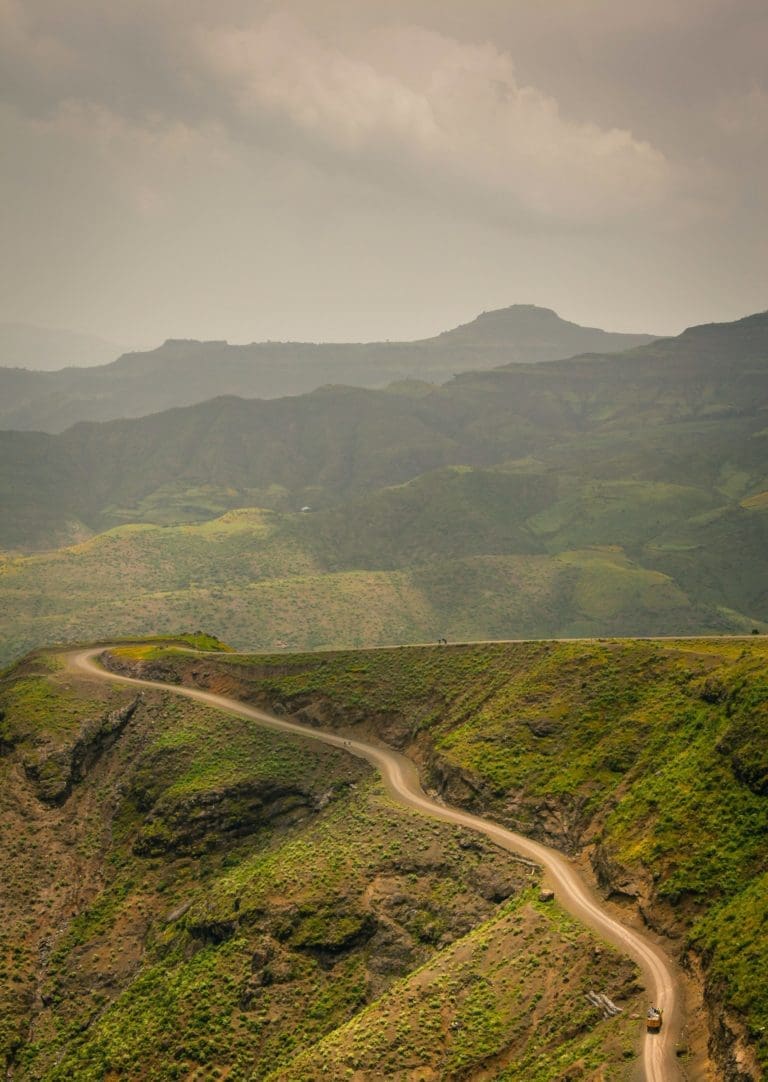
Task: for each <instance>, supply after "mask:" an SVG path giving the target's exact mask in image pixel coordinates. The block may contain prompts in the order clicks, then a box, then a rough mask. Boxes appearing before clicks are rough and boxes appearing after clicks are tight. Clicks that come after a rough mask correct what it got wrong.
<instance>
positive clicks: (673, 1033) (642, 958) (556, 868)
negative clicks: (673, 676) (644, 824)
mask: <svg viewBox="0 0 768 1082" xmlns="http://www.w3.org/2000/svg"><path fill="white" fill-rule="evenodd" d="M106 648H107V647H105V646H100V647H97V648H95V649H93V648H91V649H88V650H83V651H80V652H77V653H72V654H69V655H67V657H68V660H69V664H70V665H71V667H72V668H74V669H76V670H78V671H79V672H81V673H87V674H88V675H89V676H91V677H96V678H98V679H99V680H110V681H114V682H116V683H121V684H137V685H139V686H141V687H149V688H154V689H160V690H162V691H165V692H172V693H173V694H176V695H183V696H185V697H186V698H188V699H195V700H196V701H198V702H202V703H205V704H207V705H208V706H214V707H216V708H218V709H220V710H224V711H226V712H227V713H230V714H237V715H239V716H241V717H246V718H251V719H252V720H253V721H256V722H258V724H259V725H263V726H265V727H267V728H270V729H276V730H278V731H280V732H287V733H294V734H296V735H298V736H304V737H309V738H310V739H312V740H319V741H321V742H322V743H324V744H330V745H332V746H333V747H337V748H342V749H343V750H344V751H347V752H349V753H350V754H351V755H356V756H357V757H358V758H360V759H365V760H367V761H368V762H369V763H371V764H372V765H373V766H374V767H376V768H377V770H379V772H380V773H381V776H382V779H383V781H384V783H385V785H386V788H387V790H388V791H389V793H390V794H391V795H392V796H393V797H394V798H395V799H396V800H398V801H399V802H400V803H402V804H406V805H407V806H408V807H411V808H417V809H418V810H419V811H421V812H423V813H424V814H426V815H429V816H432V818H434V819H442V820H444V821H445V822H448V823H456V824H458V825H459V826H463V827H468V828H469V829H470V830H477V831H479V832H480V833H481V834H485V835H486V837H488V838H490V840H491V841H492V842H494V844H496V845H498V846H500V847H501V848H502V849H506V850H508V851H510V852H513V853H519V854H521V855H522V856H525V857H528V858H530V859H531V860H534V861H535V862H536V863H537V864H539V865H541V867H542V868H543V869H544V872H545V882H546V884H547V885H548V886H549V887H551V888H552V889H553V890H555V892H556V895H557V899H558V902H559V904H560V905H561V906H562V907H563V909H565V910H567V912H568V913H570V914H571V915H572V916H574V917H576V918H577V919H578V920H580V921H582V922H583V923H584V924H586V925H587V927H589V928H591V929H592V930H593V931H595V932H597V933H598V935H600V936H602V938H604V939H606V940H607V941H608V942H610V943H612V944H613V945H614V946H616V947H617V948H618V949H619V950H621V951H622V952H623V953H624V954H627V955H628V956H629V957H630V958H632V959H633V960H634V961H635V962H637V964H638V965H639V967H640V969H641V970H642V973H643V976H644V979H645V986H646V989H647V994H648V1001H649V1003H653V1004H654V1005H656V1006H657V1007H660V1008H662V1010H663V1011H664V1026H663V1029H662V1031H661V1033H658V1034H646V1035H645V1036H644V1038H643V1055H642V1065H643V1077H644V1079H645V1082H674V1080H678V1079H680V1078H681V1077H682V1075H681V1073H680V1069H679V1065H678V1062H677V1059H676V1056H675V1046H676V1044H677V1038H678V1035H679V1032H680V1028H681V1024H682V1006H681V1002H682V996H681V992H680V983H679V981H678V978H677V976H676V970H675V966H674V964H673V963H672V962H671V961H670V959H669V958H668V957H667V955H666V954H665V953H664V951H663V950H662V949H661V948H660V947H658V946H657V945H656V944H655V943H654V942H652V941H651V940H650V939H649V938H647V937H646V936H644V935H643V934H642V933H640V932H638V931H635V930H634V929H632V928H629V927H627V926H626V925H624V924H622V923H621V921H619V920H617V919H615V918H614V917H613V916H611V914H610V913H609V912H608V911H607V910H606V909H605V907H604V906H603V905H602V903H601V902H600V900H599V899H598V897H597V895H596V894H595V893H594V891H593V890H592V889H591V887H590V886H589V885H588V884H587V883H586V882H585V881H584V879H583V878H582V875H581V873H580V871H579V869H578V868H577V867H576V865H575V864H574V863H573V862H572V861H570V860H569V859H568V858H567V857H564V856H563V855H562V853H558V852H557V850H555V849H550V848H549V847H548V846H545V845H541V844H539V843H538V842H534V841H531V840H530V839H529V838H526V837H524V836H523V835H521V834H515V833H514V832H513V831H511V830H506V829H505V828H504V827H501V826H499V825H498V824H496V823H493V822H491V821H489V820H487V819H481V818H480V817H479V816H477V815H471V814H470V813H469V812H464V811H461V810H459V809H458V808H451V807H448V806H446V805H444V804H440V803H438V802H437V801H435V800H431V799H430V798H429V797H428V796H427V795H426V794H425V793H424V791H423V789H422V788H421V784H420V782H419V775H418V771H417V770H416V767H415V765H414V764H413V763H412V762H411V760H410V759H407V758H406V757H405V756H404V755H400V754H399V753H398V752H396V751H393V750H392V749H391V748H387V747H379V746H376V745H374V744H369V743H366V742H365V741H362V740H356V739H347V738H346V737H343V736H339V735H337V734H336V733H329V732H324V731H322V730H318V729H313V728H310V727H309V726H307V725H299V724H297V723H296V722H293V721H286V720H284V719H283V718H276V717H272V716H271V715H270V714H265V713H264V712H263V711H261V710H256V709H255V708H254V707H252V706H247V705H246V704H245V703H241V702H238V701H237V700H236V699H229V698H226V697H225V696H223V695H215V694H213V693H211V692H207V691H200V690H197V689H196V688H186V687H179V686H177V685H174V684H163V683H159V682H156V681H153V680H140V679H137V678H135V677H129V676H118V675H117V674H115V673H111V672H108V671H107V670H106V669H103V668H102V667H101V666H99V665H98V664H97V663H96V661H95V660H94V658H95V656H96V655H97V654H99V653H101V652H102V651H103V650H104V649H106Z"/></svg>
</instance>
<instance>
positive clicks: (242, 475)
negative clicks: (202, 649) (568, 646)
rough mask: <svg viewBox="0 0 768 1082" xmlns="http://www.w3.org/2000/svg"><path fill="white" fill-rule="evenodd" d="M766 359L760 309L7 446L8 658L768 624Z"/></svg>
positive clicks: (2, 480) (0, 574)
mask: <svg viewBox="0 0 768 1082" xmlns="http://www.w3.org/2000/svg"><path fill="white" fill-rule="evenodd" d="M491 315H492V314H489V319H488V320H487V321H486V322H483V321H481V322H483V326H485V327H486V330H487V331H488V335H489V336H490V337H489V338H488V339H487V342H495V341H496V338H495V337H494V335H495V333H496V332H495V331H493V330H492V327H493V326H494V325H495V323H494V319H493V318H490V316H491ZM484 319H485V317H484ZM459 338H460V339H461V338H462V335H459ZM484 341H486V339H484ZM487 342H486V344H487ZM449 345H450V343H446V342H444V341H443V342H442V345H441V347H440V348H441V349H442V348H443V347H445V348H449ZM176 348H177V347H174V349H176ZM483 348H485V347H483ZM495 348H496V347H495V346H494V349H495ZM171 352H173V350H172V351H171ZM182 352H183V350H182ZM767 357H768V315H766V314H762V315H758V316H752V317H749V318H748V319H745V320H739V321H737V322H736V323H733V324H726V325H723V326H720V327H717V326H715V327H702V328H694V329H693V330H691V331H689V332H686V333H685V334H683V335H681V336H680V337H679V338H675V339H665V340H663V341H659V342H654V343H652V344H650V345H645V346H642V347H640V348H639V349H635V350H632V351H630V352H628V353H621V354H615V355H610V356H608V355H591V356H589V355H588V356H584V357H576V358H572V359H571V360H568V361H554V362H552V363H548V364H537V365H520V364H513V365H506V366H504V367H500V368H497V369H494V370H491V371H470V372H466V373H464V374H463V375H460V376H458V377H457V378H455V379H454V380H452V381H451V382H449V383H447V384H445V385H444V386H433V387H431V389H430V388H429V386H426V385H424V384H422V385H420V390H419V393H418V394H415V393H412V391H413V388H412V387H410V386H409V387H406V388H403V387H402V385H401V386H400V389H399V391H398V389H397V388H395V389H390V390H368V389H363V388H355V387H343V386H329V387H322V388H320V389H319V390H316V391H313V392H312V393H311V394H305V395H296V396H293V397H288V398H282V399H278V400H273V401H260V400H245V399H240V398H234V397H220V398H216V399H213V400H211V401H208V402H202V403H200V404H198V405H195V406H191V407H189V408H186V409H177V410H173V411H170V412H165V413H153V414H151V415H150V416H147V417H143V418H140V419H137V420H130V421H114V422H109V423H105V424H102V425H89V424H82V425H76V426H74V427H73V428H71V429H68V430H67V431H66V432H63V433H62V434H60V435H58V436H51V435H46V434H45V433H39V432H37V433H34V432H0V504H2V506H3V512H4V513H3V516H2V522H1V523H0V547H2V552H0V613H2V616H1V617H0V634H2V642H3V648H2V649H3V653H2V659H5V660H8V659H11V658H13V657H15V656H18V655H20V654H22V653H23V652H24V651H25V650H27V649H29V648H33V647H35V646H37V645H40V644H42V643H50V642H53V641H57V640H67V641H73V640H81V639H85V638H92V637H113V636H119V635H125V634H135V635H144V634H153V633H156V634H166V633H171V632H172V631H173V630H175V629H176V628H178V627H190V626H206V627H209V628H212V629H213V630H215V631H216V633H217V634H219V635H221V636H222V637H223V638H225V639H226V640H228V641H230V642H232V643H233V644H234V645H235V646H237V647H240V648H243V649H268V648H270V647H271V646H273V645H276V644H277V643H278V642H285V643H287V644H288V646H290V647H291V648H293V649H316V648H318V647H329V646H332V647H340V646H346V647H358V646H376V645H383V644H386V643H390V642H418V641H429V640H432V639H435V638H437V637H439V636H442V635H445V636H446V637H448V638H450V639H453V640H456V639H477V638H479V639H484V638H525V637H563V636H565V637H568V636H589V635H601V634H602V635H614V634H616V635H624V636H627V635H645V634H692V633H715V634H717V633H719V632H740V631H744V630H749V629H751V628H752V627H755V628H757V629H758V630H766V629H768V607H766V606H767V605H768V602H767V600H766V599H768V557H766V553H768V525H767V524H768V512H767V511H766V506H767V505H766V500H765V493H766V491H767V490H768V463H767V462H766V438H765V432H766V428H765V423H764V422H765V418H764V416H763V414H764V382H765V377H764V372H765V362H766V358H767ZM145 382H146V381H145ZM425 386H426V389H425ZM155 408H157V407H156V405H155ZM126 464H129V465H128V466H127V465H126ZM302 508H303V509H304V511H303V513H302V510H301V509H302ZM55 546H58V547H55ZM46 549H47V550H48V551H39V550H46ZM34 550H38V551H37V552H36V553H35V552H34Z"/></svg>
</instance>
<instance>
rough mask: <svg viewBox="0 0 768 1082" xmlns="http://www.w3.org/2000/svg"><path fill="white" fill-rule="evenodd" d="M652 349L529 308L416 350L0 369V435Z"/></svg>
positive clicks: (276, 350) (380, 347) (346, 348)
mask: <svg viewBox="0 0 768 1082" xmlns="http://www.w3.org/2000/svg"><path fill="white" fill-rule="evenodd" d="M651 341H653V337H652V336H651V335H647V334H610V333H608V332H606V331H601V330H598V329H596V328H592V327H580V326H578V324H576V323H569V322H567V321H566V320H563V319H560V317H559V316H558V315H556V314H555V312H553V311H551V310H550V309H548V308H537V307H535V306H533V305H513V306H512V307H510V308H504V309H501V310H499V311H495V312H484V313H483V314H482V315H481V316H479V317H478V318H477V319H476V320H473V322H471V323H467V324H465V325H463V326H461V327H457V328H455V329H454V330H452V331H446V332H445V333H443V334H440V335H438V336H437V337H436V338H428V339H424V340H423V341H419V342H374V343H368V344H323V345H314V344H311V343H302V342H264V343H254V344H252V345H248V346H231V345H228V344H227V343H226V342H196V341H193V340H187V339H183V340H176V339H171V340H169V341H167V342H165V344H164V345H162V346H160V347H159V348H158V349H155V350H151V351H149V352H146V353H128V354H125V355H124V356H122V357H120V358H118V359H117V360H116V361H113V362H112V363H111V364H103V365H100V366H99V367H95V368H88V369H85V370H83V369H79V368H69V369H65V370H64V371H60V372H30V371H27V370H26V365H22V367H21V368H12V369H9V368H0V428H14V429H27V430H29V429H33V430H40V431H44V432H61V431H63V430H64V429H65V428H67V427H69V426H70V425H71V424H74V423H75V422H76V421H82V420H96V421H105V420H112V419H115V418H119V417H138V416H142V415H144V414H147V413H153V412H157V411H159V410H163V409H169V408H171V407H174V406H188V405H192V404H194V403H197V402H203V401H205V400H206V399H209V398H211V397H213V396H214V395H222V394H232V395H239V396H241V397H245V398H279V397H282V396H285V395H297V394H304V393H307V392H309V391H312V390H314V389H315V388H317V387H320V386H323V385H325V384H339V383H341V384H347V385H351V386H355V387H383V386H385V385H387V384H389V383H393V382H397V381H407V380H414V379H416V380H422V381H426V382H429V383H443V382H445V381H446V380H449V379H451V378H452V377H453V376H454V375H456V374H457V373H459V372H463V371H467V370H474V369H486V368H493V367H496V366H498V365H502V364H509V363H516V364H517V363H524V364H527V363H536V362H539V361H550V360H557V359H561V358H566V357H571V356H573V355H575V354H579V353H594V352H611V351H618V350H626V349H631V348H633V347H635V346H638V345H641V344H644V343H648V342H651ZM1 356H2V354H0V357H1ZM16 363H18V364H21V362H16ZM85 363H88V362H85ZM45 367H54V366H53V365H46V366H45Z"/></svg>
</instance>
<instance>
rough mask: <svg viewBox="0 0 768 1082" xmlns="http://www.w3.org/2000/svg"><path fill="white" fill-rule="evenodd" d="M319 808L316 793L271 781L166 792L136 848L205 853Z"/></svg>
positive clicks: (154, 853) (154, 852)
mask: <svg viewBox="0 0 768 1082" xmlns="http://www.w3.org/2000/svg"><path fill="white" fill-rule="evenodd" d="M315 810H316V801H315V799H314V798H313V797H312V796H311V795H310V794H308V793H305V792H304V791H302V790H301V789H299V788H290V787H285V786H281V785H277V784H275V783H274V782H268V781H267V782H255V783H251V782H244V783H242V784H240V785H236V786H231V787H228V788H226V789H220V790H214V791H206V792H202V793H194V794H192V795H191V796H189V797H187V798H181V799H175V800H171V799H164V798H162V797H161V798H160V799H159V800H158V801H157V803H156V804H155V805H154V806H153V807H152V808H151V810H150V811H149V814H148V815H147V817H146V820H145V823H144V826H143V828H142V830H141V833H140V834H139V836H138V838H137V839H136V841H135V842H134V846H133V850H134V852H135V853H136V854H137V855H138V856H159V855H160V854H162V853H174V854H176V855H190V854H195V853H200V852H203V851H205V850H206V849H214V848H217V847H219V846H222V845H225V844H226V843H227V841H228V839H231V838H236V837H244V836H245V835H248V834H254V833H256V832H257V831H258V830H260V829H261V828H263V827H266V826H271V827H273V828H274V827H275V826H287V825H289V824H291V823H296V822H298V821H299V820H300V819H303V818H305V817H306V816H307V815H310V814H312V813H313V812H314V811H315Z"/></svg>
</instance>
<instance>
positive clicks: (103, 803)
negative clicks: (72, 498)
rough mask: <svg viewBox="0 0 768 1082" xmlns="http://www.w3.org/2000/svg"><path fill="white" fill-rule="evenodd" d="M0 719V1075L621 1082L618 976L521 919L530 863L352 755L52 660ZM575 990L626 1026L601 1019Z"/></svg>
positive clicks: (634, 1020) (532, 891)
mask: <svg viewBox="0 0 768 1082" xmlns="http://www.w3.org/2000/svg"><path fill="white" fill-rule="evenodd" d="M200 645H203V646H205V647H207V648H209V649H210V647H211V646H212V645H215V644H213V643H212V642H211V641H210V640H207V641H205V640H200ZM207 656H210V655H207ZM0 710H2V715H1V716H0V734H1V736H2V739H1V740H0V774H1V775H2V785H1V786H0V794H1V795H0V803H2V816H0V834H2V841H3V844H2V845H1V846H0V871H1V873H2V878H3V884H4V902H3V904H4V909H3V928H2V936H1V938H0V942H1V943H2V948H3V963H4V964H3V966H2V968H0V1002H1V1003H2V1008H3V1009H2V1018H1V1020H0V1063H2V1064H3V1066H4V1067H5V1070H6V1072H7V1073H8V1075H9V1077H10V1076H11V1075H12V1077H13V1078H14V1079H17V1080H23V1082H26V1080H30V1082H31V1080H32V1079H37V1080H46V1082H59V1080H62V1082H63V1080H64V1079H71V1078H77V1079H78V1080H81V1079H82V1080H83V1082H97V1080H102V1079H105V1078H132V1079H146V1080H152V1082H155V1080H159V1082H166V1080H172V1079H178V1078H184V1079H190V1080H191V1079H195V1080H202V1079H214V1078H221V1077H226V1078H229V1079H232V1080H234V1082H237V1080H244V1079H262V1078H266V1077H271V1076H273V1075H274V1074H276V1073H277V1074H279V1076H280V1077H281V1078H284V1079H286V1080H288V1079H290V1080H291V1082H299V1080H300V1079H304V1080H306V1079H307V1078H315V1077H320V1075H321V1074H322V1075H323V1077H329V1072H330V1076H331V1077H335V1076H338V1077H344V1076H346V1074H347V1073H348V1072H349V1071H350V1070H354V1071H357V1072H358V1074H357V1077H358V1078H360V1079H361V1080H365V1082H375V1080H378V1079H380V1078H382V1077H390V1078H399V1077H409V1076H410V1077H412V1076H413V1072H418V1073H419V1074H420V1075H421V1077H430V1076H432V1077H434V1076H436V1075H439V1076H440V1077H444V1078H456V1079H458V1078H460V1077H464V1076H465V1075H466V1074H467V1073H472V1074H473V1076H475V1077H484V1076H485V1075H486V1074H489V1075H491V1076H493V1075H495V1076H497V1077H498V1076H499V1072H503V1077H506V1078H510V1079H516V1078H517V1079H522V1078H527V1079H544V1078H551V1077H552V1076H553V1074H552V1072H553V1071H556V1070H558V1069H559V1068H558V1066H557V1065H558V1064H561V1063H562V1062H567V1063H572V1064H577V1065H581V1067H582V1068H583V1069H584V1070H587V1069H588V1070H605V1071H607V1072H609V1074H610V1076H611V1077H613V1078H615V1079H617V1080H625V1082H628V1080H629V1078H630V1075H631V1072H632V1070H633V1062H632V1061H633V1058H634V1055H635V1051H636V1046H637V1040H638V1036H639V1030H640V1022H639V1021H638V1010H639V1009H641V1004H642V1000H641V999H640V998H639V997H638V987H637V974H636V972H635V970H634V967H633V966H632V965H631V964H629V963H627V962H626V961H625V960H623V959H621V958H619V957H617V956H616V955H615V953H614V952H613V951H612V950H607V949H604V948H602V947H601V946H600V945H599V944H598V943H597V942H596V941H595V940H594V939H593V938H592V937H591V936H590V935H588V934H587V933H586V932H585V931H584V930H583V929H581V928H579V927H577V926H575V925H574V924H573V922H571V921H570V920H568V919H567V918H565V917H564V915H563V914H562V913H561V912H559V910H558V908H557V907H556V906H554V907H553V906H551V905H550V906H546V905H542V904H540V903H539V902H538V900H537V896H538V891H537V890H536V887H535V884H536V881H537V880H536V876H535V874H532V869H531V868H530V867H529V866H528V865H527V864H525V863H523V862H520V861H518V860H516V859H515V858H510V857H509V855H508V854H505V853H502V852H501V851H498V850H495V849H494V848H493V847H491V846H490V845H488V844H486V843H485V841H484V840H482V839H481V838H479V837H477V836H475V835H474V834H472V833H470V832H467V831H463V830H459V829H457V828H452V827H449V826H446V825H442V824H438V823H435V822H433V821H429V820H426V819H424V818H423V817H422V816H420V815H418V814H416V813H415V812H412V811H410V810H407V809H404V808H402V807H399V806H396V805H394V804H392V803H391V802H390V800H389V799H388V798H387V797H386V796H385V794H384V792H383V790H382V788H381V786H380V784H379V783H378V782H377V781H376V779H375V778H373V777H372V775H371V773H370V771H369V769H368V767H367V766H365V765H363V764H361V763H360V762H358V761H357V760H356V759H354V758H352V757H350V756H349V755H347V754H345V753H344V752H342V751H338V750H333V749H328V748H326V747H324V746H323V745H321V744H319V743H315V742H308V741H306V740H303V741H300V740H298V739H294V738H291V737H286V736H284V735H277V734H274V733H270V732H267V731H264V730H262V729H259V728H258V726H255V725H253V724H252V723H249V722H246V721H244V720H243V719H242V718H236V717H233V716H231V715H228V714H222V713H221V712H218V711H213V710H210V709H208V708H206V707H203V706H200V705H194V704H190V703H186V702H181V701H179V700H178V699H177V698H175V697H173V696H171V695H166V694H164V693H163V692H162V691H160V692H148V693H145V694H142V695H140V696H136V694H135V692H134V691H132V690H126V691H116V692H113V691H110V690H109V689H107V688H105V685H104V684H103V682H101V681H89V680H87V679H83V678H82V677H78V676H76V675H75V674H73V673H72V672H70V671H69V670H67V669H66V668H64V667H63V665H62V663H61V661H60V659H58V658H57V656H56V655H55V654H44V653H41V654H38V655H36V656H35V657H32V658H28V659H26V660H25V662H24V663H23V664H21V665H20V666H18V667H17V668H16V669H14V670H13V671H12V672H9V673H6V674H4V676H3V678H2V679H1V680H0ZM555 959H556V960H557V962H558V965H560V966H562V965H565V966H567V977H568V979H567V980H564V979H562V977H563V973H562V970H560V971H559V972H558V973H557V975H556V976H555V977H553V966H552V962H553V960H555ZM594 989H597V990H598V991H600V992H603V993H605V994H608V995H610V996H611V997H612V998H613V999H615V1000H616V1001H617V1002H618V1003H619V1004H620V1005H621V1006H622V1008H623V1013H622V1014H621V1015H620V1016H619V1017H618V1018H613V1019H610V1020H606V1019H604V1018H603V1017H602V1015H601V1012H600V1010H598V1009H596V1008H595V1007H594V1006H593V1005H592V1004H591V1003H590V1001H589V1000H588V999H587V997H586V996H587V993H588V992H589V991H591V990H594ZM436 993H441V996H442V998H441V1000H440V1001H437V1002H436ZM377 1017H385V1018H386V1020H387V1031H388V1032H390V1033H391V1034H392V1037H391V1038H390V1040H389V1044H388V1045H386V1042H385V1046H383V1045H382V1038H383V1037H386V1033H383V1032H382V1030H381V1029H380V1027H378V1026H376V1023H375V1019H376V1018H377ZM534 1034H535V1041H532V1039H531V1038H532V1036H533V1035H534ZM395 1037H396V1039H395ZM326 1042H329V1043H326ZM534 1045H535V1047H534Z"/></svg>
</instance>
